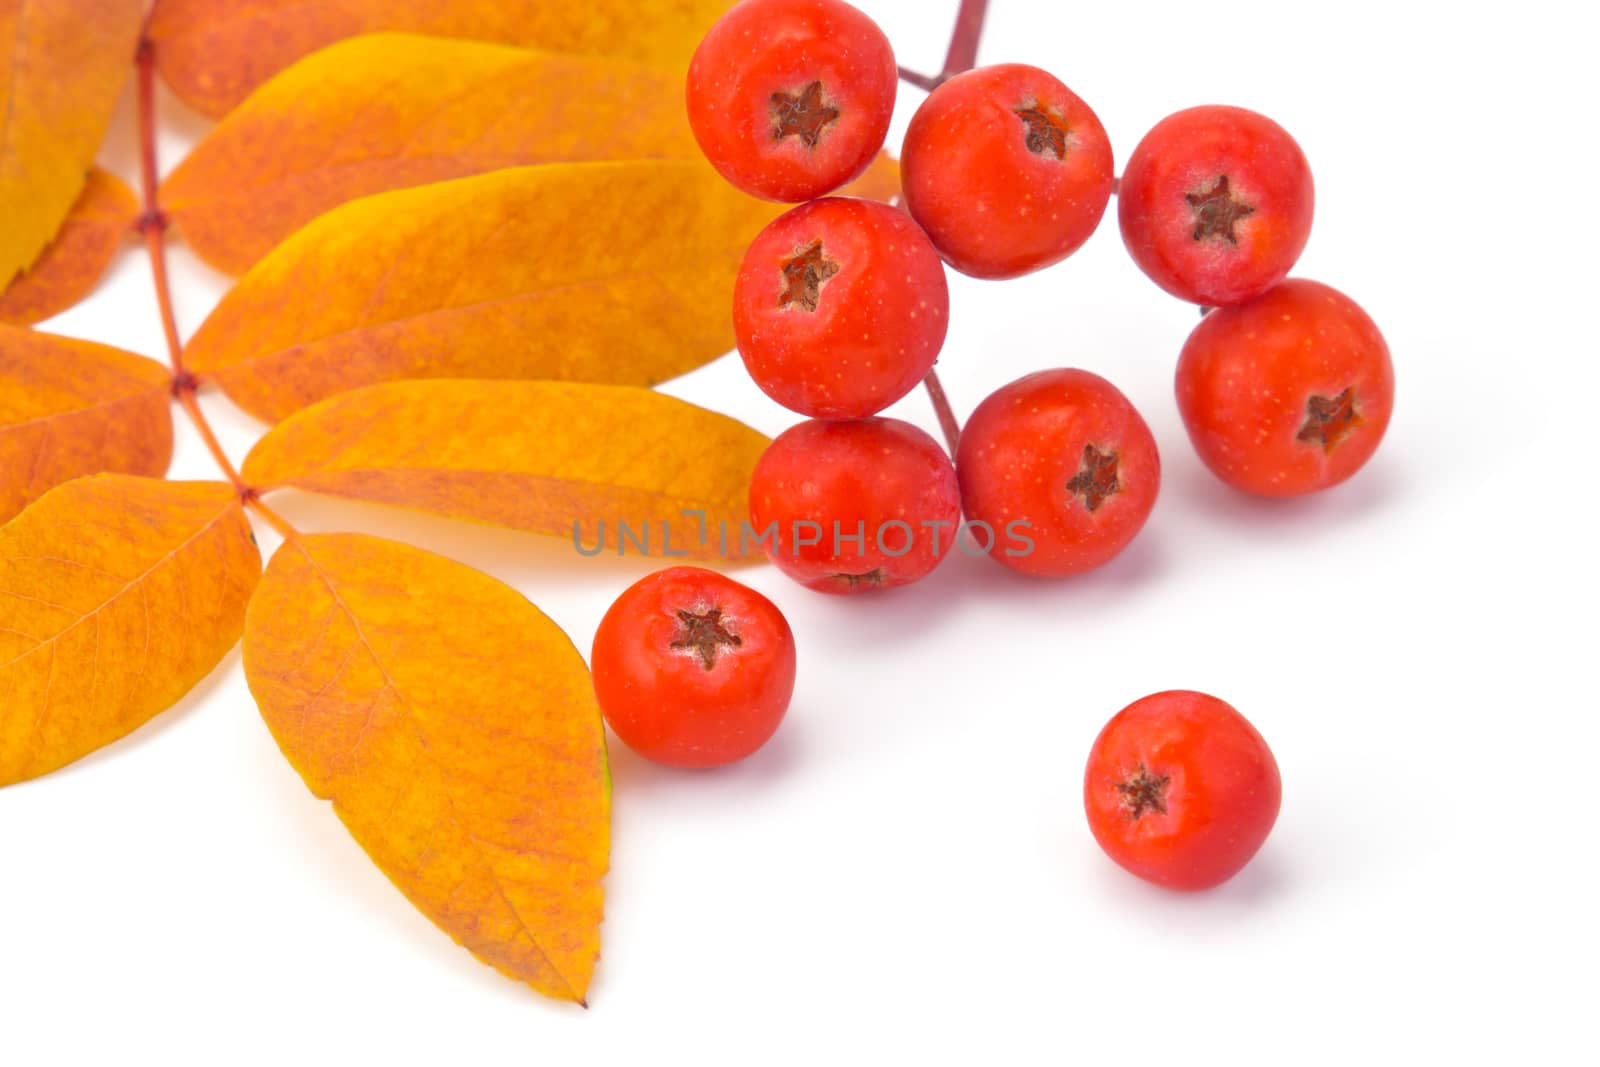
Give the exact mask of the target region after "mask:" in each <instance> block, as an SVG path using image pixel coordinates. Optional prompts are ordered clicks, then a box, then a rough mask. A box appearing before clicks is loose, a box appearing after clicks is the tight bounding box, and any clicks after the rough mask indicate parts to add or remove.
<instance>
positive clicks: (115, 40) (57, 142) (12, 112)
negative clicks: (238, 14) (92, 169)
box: [0, 0, 144, 290]
mask: <svg viewBox="0 0 1600 1067" xmlns="http://www.w3.org/2000/svg"><path fill="white" fill-rule="evenodd" d="M143 18H144V0H0V219H3V220H4V222H3V223H0V290H3V289H4V288H5V287H6V286H8V285H10V284H11V279H12V278H14V277H16V276H17V274H18V273H19V272H20V271H23V270H25V269H27V268H28V267H30V266H32V264H33V262H34V260H35V259H37V258H38V256H39V253H40V252H42V251H43V250H44V247H45V245H47V244H49V243H50V241H51V239H52V238H54V237H55V235H56V230H57V229H58V228H59V227H60V226H61V222H62V220H63V219H65V218H66V217H67V212H68V211H70V210H71V208H72V205H73V202H74V201H76V200H77V199H78V194H79V193H80V192H81V191H82V190H83V187H84V183H85V181H86V179H87V178H88V174H89V164H90V163H91V162H92V161H93V160H94V157H95V153H96V152H98V151H99V149H100V141H101V139H102V138H104V137H105V132H106V126H107V125H108V124H109V123H110V121H111V112H112V109H113V108H115V107H116V103H117V95H118V93H119V92H120V91H121V89H122V84H123V82H124V81H126V80H127V77H128V73H129V71H131V70H132V69H133V49H134V44H135V42H136V41H137V40H138V37H139V24H140V22H141V20H142V19H143Z"/></svg>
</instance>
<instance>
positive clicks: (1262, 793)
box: [1083, 690, 1283, 890]
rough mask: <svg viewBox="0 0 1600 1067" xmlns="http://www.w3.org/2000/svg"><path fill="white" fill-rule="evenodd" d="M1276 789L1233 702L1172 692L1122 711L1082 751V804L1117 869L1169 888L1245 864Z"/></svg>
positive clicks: (1200, 883) (1273, 816) (1279, 793)
mask: <svg viewBox="0 0 1600 1067" xmlns="http://www.w3.org/2000/svg"><path fill="white" fill-rule="evenodd" d="M1282 798H1283V786H1282V783H1281V782H1280V780H1279V778H1278V764H1277V761H1276V760H1274V759H1273V758H1272V751H1271V750H1270V749H1269V748H1267V743H1266V741H1264V740H1262V738H1261V735H1260V734H1259V733H1257V732H1256V729H1255V727H1253V726H1251V725H1250V723H1249V722H1248V721H1246V719H1245V717H1244V716H1243V715H1240V714H1239V713H1238V712H1237V711H1235V710H1234V709H1233V708H1232V707H1231V706H1230V705H1228V704H1226V703H1224V702H1223V701H1221V700H1218V699H1217V698H1216V697H1213V696H1207V695H1206V694H1205V693H1195V692H1189V691H1187V690H1173V691H1170V692H1166V693H1156V694H1154V695H1152V696H1147V697H1145V698H1144V699H1143V700H1136V701H1134V702H1133V703H1132V704H1129V705H1128V706H1127V707H1126V708H1123V709H1122V710H1121V711H1119V712H1118V713H1117V714H1116V715H1115V716H1114V717H1113V718H1112V719H1111V721H1110V722H1109V723H1107V724H1106V726H1105V729H1103V730H1101V731H1100V736H1099V737H1098V738H1096V739H1095V743H1094V748H1093V749H1092V750H1091V751H1090V753H1089V766H1088V770H1087V771H1086V772H1085V773H1084V777H1083V806H1084V809H1085V810H1086V811H1087V813H1088V816H1089V829H1090V831H1091V832H1093V834H1094V839H1095V840H1096V841H1098V842H1099V843H1100V847H1101V848H1103V849H1105V852H1106V855H1108V856H1110V857H1111V858H1112V859H1113V860H1115V861H1116V862H1117V863H1118V864H1119V865H1120V866H1122V867H1123V868H1124V869H1126V870H1128V871H1130V872H1132V873H1133V874H1136V875H1138V876H1139V877H1140V878H1143V879H1144V880H1146V881H1148V882H1154V883H1155V884H1156V885H1160V886H1165V887H1167V888H1168V889H1188V890H1193V889H1210V888H1211V887H1213V886H1217V885H1221V884H1222V883H1223V882H1226V881H1227V880H1228V879H1229V878H1232V877H1233V876H1234V875H1235V874H1238V873H1239V871H1240V870H1242V869H1243V868H1244V865H1245V864H1246V863H1249V862H1250V859H1251V857H1252V856H1254V855H1255V854H1256V852H1257V851H1259V850H1260V848H1261V846H1262V844H1263V843H1264V842H1265V841H1266V839H1267V834H1268V833H1270V832H1271V830H1272V824H1273V823H1274V822H1276V821H1277V818H1278V807H1279V804H1280V803H1281V801H1282Z"/></svg>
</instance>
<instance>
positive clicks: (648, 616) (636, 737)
mask: <svg viewBox="0 0 1600 1067" xmlns="http://www.w3.org/2000/svg"><path fill="white" fill-rule="evenodd" d="M590 666H591V668H592V670H593V674H594V691H595V697H596V698H597V699H598V701H599V703H600V710H601V712H602V713H604V715H605V718H606V722H608V723H610V724H611V729H612V730H614V731H615V732H616V735H617V736H618V737H620V738H621V739H622V741H623V743H624V744H626V745H627V746H628V747H629V748H631V749H633V750H634V751H635V752H637V753H639V755H641V756H643V757H645V758H646V759H648V760H652V761H654V762H656V763H664V764H666V765H668V766H670V767H719V766H722V765H723V764H727V763H733V762H735V761H736V760H741V759H744V758H745V757H746V756H748V755H750V754H751V753H752V752H754V751H755V750H756V749H758V748H760V747H761V746H762V745H764V744H766V742H767V740H768V739H769V738H770V737H772V735H773V733H774V731H776V730H777V729H778V724H779V723H780V722H782V721H783V714H784V712H785V711H787V710H788V708H789V698H790V696H791V695H793V693H794V672H795V653H794V634H793V633H792V632H791V631H790V629H789V623H788V621H787V620H785V619H784V617H783V613H782V612H780V611H779V610H778V609H777V607H775V606H774V605H773V603H772V601H770V600H768V599H767V598H766V597H764V596H762V595H761V594H760V593H758V592H756V591H755V590H754V589H751V588H749V587H748V586H744V585H740V584H739V583H738V582H736V581H734V580H733V579H732V578H729V577H726V576H725V575H722V574H718V573H717V572H715V571H708V570H703V569H701V568H699V567H670V568H668V569H666V570H663V571H657V572H656V573H655V574H651V575H648V576H647V577H645V578H642V579H641V580H639V581H638V582H635V583H634V584H633V585H631V586H629V587H628V588H627V589H626V590H625V591H624V592H623V594H622V595H621V596H619V597H618V598H617V599H616V602H615V603H613V604H612V605H611V608H610V610H609V611H607V612H606V614H605V618H603V619H601V620H600V628H599V629H598V630H597V631H596V632H595V636H594V652H593V654H592V655H591V657H590Z"/></svg>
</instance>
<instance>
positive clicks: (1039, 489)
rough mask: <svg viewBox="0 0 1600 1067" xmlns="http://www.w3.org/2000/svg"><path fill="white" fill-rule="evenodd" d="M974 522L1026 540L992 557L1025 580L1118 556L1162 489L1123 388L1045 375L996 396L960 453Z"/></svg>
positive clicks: (970, 423)
mask: <svg viewBox="0 0 1600 1067" xmlns="http://www.w3.org/2000/svg"><path fill="white" fill-rule="evenodd" d="M956 471H957V473H958V475H959V477H960V480H961V499H962V504H963V507H964V508H965V510H966V513H967V517H968V519H971V520H980V521H982V522H984V523H987V524H988V525H989V526H990V527H992V528H994V529H996V530H1012V531H1014V532H1019V533H1022V534H1025V536H1026V539H1027V541H1029V542H1030V544H1028V545H1026V546H1023V545H1016V546H1008V547H1007V548H1006V549H1005V550H1004V551H997V552H993V553H991V555H993V556H994V558H995V559H996V560H998V561H1000V562H1001V563H1004V564H1005V565H1006V566H1008V567H1011V568H1012V569H1014V570H1017V571H1021V572H1022V573H1023V574H1031V575H1036V576H1040V577H1063V576H1066V575H1070V574H1078V573H1080V572H1082V571H1087V570H1090V569H1092V568H1094V567H1098V566H1100V565H1101V564H1103V563H1105V562H1107V561H1108V560H1110V559H1111V558H1112V557H1113V556H1115V555H1116V554H1117V553H1119V552H1121V551H1122V550H1123V548H1125V547H1126V546H1127V545H1128V543H1129V542H1130V541H1132V540H1133V538H1134V536H1135V535H1136V534H1137V533H1138V532H1139V530H1140V529H1141V528H1142V527H1143V526H1144V523H1145V519H1147V518H1148V517H1149V515H1150V510H1151V509H1152V508H1153V507H1154V506H1155V502H1156V494H1157V492H1158V491H1159V490H1160V488H1161V458H1160V456H1159V455H1158V453H1157V451H1156V442H1155V438H1154V437H1152V436H1151V434H1150V428H1149V427H1148V426H1146V425H1145V421H1144V419H1143V418H1141V417H1140V415H1139V413H1138V412H1137V411H1136V410H1134V407H1133V405H1132V404H1131V403H1129V402H1128V398H1127V397H1125V396H1123V395H1122V393H1121V392H1119V391H1118V390H1117V388H1116V386H1114V385H1112V384H1111V383H1110V382H1108V381H1106V380H1105V379H1104V378H1101V377H1100V376H1098V375H1095V374H1091V373H1089V372H1088V371H1083V370H1067V369H1062V370H1047V371H1040V372H1038V373H1036V374H1030V375H1028V376H1027V377H1025V378H1020V379H1018V380H1017V381H1014V382H1012V383H1011V384H1010V385H1007V386H1004V387H1003V388H1001V389H999V390H997V391H996V392H994V393H993V394H991V395H990V396H989V397H988V398H987V399H986V400H984V401H983V403H981V404H979V405H978V407H977V410H975V411H974V412H973V413H972V417H971V418H970V419H968V420H967V425H966V428H965V429H964V430H963V431H962V434H961V444H960V447H959V449H958V450H957V453H956Z"/></svg>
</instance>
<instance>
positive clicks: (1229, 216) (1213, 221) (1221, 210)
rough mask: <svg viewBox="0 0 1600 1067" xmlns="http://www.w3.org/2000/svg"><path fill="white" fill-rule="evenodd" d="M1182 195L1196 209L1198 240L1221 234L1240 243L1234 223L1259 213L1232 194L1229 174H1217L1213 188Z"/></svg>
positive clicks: (1233, 243) (1233, 242)
mask: <svg viewBox="0 0 1600 1067" xmlns="http://www.w3.org/2000/svg"><path fill="white" fill-rule="evenodd" d="M1183 198H1184V199H1185V200H1186V201H1188V203H1189V208H1190V210H1192V211H1193V212H1194V239H1195V240H1196V241H1204V240H1206V239H1207V238H1210V237H1221V238H1223V239H1224V240H1226V241H1227V242H1228V243H1229V244H1230V245H1236V244H1238V243H1239V238H1238V237H1237V236H1235V235H1234V232H1233V227H1234V224H1235V223H1236V222H1238V221H1239V220H1240V219H1244V218H1249V217H1250V216H1251V215H1254V214H1255V213H1256V209H1255V207H1254V206H1253V205H1251V204H1247V203H1245V202H1244V201H1243V200H1235V199H1234V198H1233V193H1232V192H1231V191H1230V190H1229V189H1228V176H1227V175H1226V174H1223V175H1220V176H1218V178H1217V184H1215V185H1213V186H1212V187H1211V188H1210V189H1207V190H1205V191H1204V192H1199V193H1185V194H1184V197H1183Z"/></svg>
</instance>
